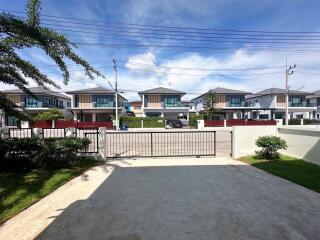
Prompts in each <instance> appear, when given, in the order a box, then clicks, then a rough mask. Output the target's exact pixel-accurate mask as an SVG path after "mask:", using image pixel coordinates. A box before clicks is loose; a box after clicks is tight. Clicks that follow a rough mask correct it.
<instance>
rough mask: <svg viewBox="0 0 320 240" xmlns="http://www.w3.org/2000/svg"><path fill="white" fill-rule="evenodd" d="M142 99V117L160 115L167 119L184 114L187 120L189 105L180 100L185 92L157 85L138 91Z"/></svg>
mask: <svg viewBox="0 0 320 240" xmlns="http://www.w3.org/2000/svg"><path fill="white" fill-rule="evenodd" d="M138 94H139V96H140V98H141V99H142V108H141V110H142V112H143V116H144V117H149V116H159V117H160V116H161V117H165V118H167V119H169V120H174V119H177V118H178V116H181V115H184V116H185V117H186V119H187V120H189V107H188V106H185V105H183V104H182V102H181V97H182V96H183V95H185V92H181V91H177V90H174V89H169V88H164V87H158V88H153V89H149V90H145V91H141V92H138Z"/></svg>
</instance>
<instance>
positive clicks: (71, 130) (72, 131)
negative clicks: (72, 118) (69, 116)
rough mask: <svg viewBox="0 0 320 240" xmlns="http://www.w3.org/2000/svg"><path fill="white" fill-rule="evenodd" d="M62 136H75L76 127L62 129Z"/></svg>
mask: <svg viewBox="0 0 320 240" xmlns="http://www.w3.org/2000/svg"><path fill="white" fill-rule="evenodd" d="M64 136H65V137H76V129H75V128H72V127H69V128H65V129H64Z"/></svg>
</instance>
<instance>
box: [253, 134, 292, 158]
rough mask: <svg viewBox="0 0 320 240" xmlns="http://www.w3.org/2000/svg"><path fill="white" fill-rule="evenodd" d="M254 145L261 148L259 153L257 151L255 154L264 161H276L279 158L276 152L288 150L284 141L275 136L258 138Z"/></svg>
mask: <svg viewBox="0 0 320 240" xmlns="http://www.w3.org/2000/svg"><path fill="white" fill-rule="evenodd" d="M256 145H257V146H258V147H260V148H261V150H260V151H257V154H258V155H260V156H261V157H264V158H266V159H277V158H279V153H278V151H279V150H281V149H284V150H285V149H287V148H288V145H287V143H286V141H285V140H283V139H282V138H280V137H276V136H263V137H259V138H258V139H257V141H256Z"/></svg>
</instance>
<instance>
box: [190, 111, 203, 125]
mask: <svg viewBox="0 0 320 240" xmlns="http://www.w3.org/2000/svg"><path fill="white" fill-rule="evenodd" d="M203 119H204V116H203V115H195V114H190V115H189V126H190V127H191V128H197V127H198V120H203Z"/></svg>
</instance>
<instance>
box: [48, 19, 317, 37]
mask: <svg viewBox="0 0 320 240" xmlns="http://www.w3.org/2000/svg"><path fill="white" fill-rule="evenodd" d="M43 20H45V21H47V22H48V21H49V22H52V21H53V22H54V23H56V22H59V23H67V24H74V25H76V26H73V25H71V26H69V25H67V26H66V25H59V26H65V27H72V28H74V27H76V28H80V29H81V28H82V29H92V28H86V27H83V25H86V26H94V27H99V28H98V29H95V30H101V29H104V30H109V29H110V28H112V29H113V28H116V29H127V30H138V32H140V31H143V32H142V33H143V34H144V33H145V32H144V31H151V32H152V33H153V32H165V33H184V34H197V36H198V35H202V34H203V35H214V36H211V37H212V38H218V39H219V38H220V39H235V40H241V39H242V40H247V39H251V40H263V39H265V40H279V41H291V40H298V41H299V40H304V41H306V40H308V41H319V40H320V36H297V37H293V36H284V35H281V36H279V37H280V38H271V39H270V38H267V39H266V38H257V37H258V36H259V37H271V36H269V35H249V36H248V35H242V36H247V37H229V36H230V34H227V33H217V32H186V31H172V30H163V29H150V28H135V27H126V26H108V29H105V28H104V27H106V25H96V24H92V23H86V22H85V23H80V22H70V21H61V20H52V19H42V22H43ZM45 24H48V25H51V24H50V23H45ZM55 25H57V24H55ZM79 25H80V26H79ZM121 32H123V30H121ZM175 35H176V34H175ZM216 35H218V36H216ZM191 36H192V35H191ZM283 37H287V38H283ZM288 37H290V38H288ZM308 37H309V38H308Z"/></svg>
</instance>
